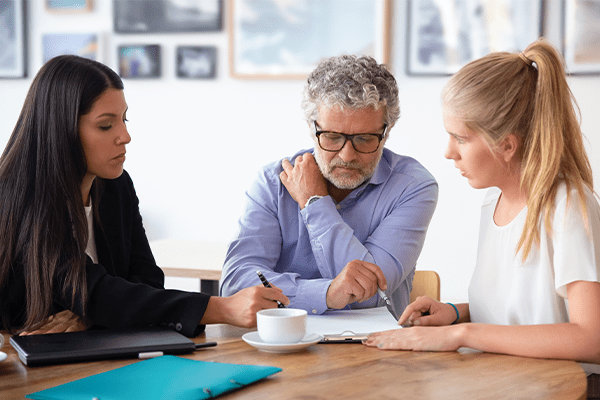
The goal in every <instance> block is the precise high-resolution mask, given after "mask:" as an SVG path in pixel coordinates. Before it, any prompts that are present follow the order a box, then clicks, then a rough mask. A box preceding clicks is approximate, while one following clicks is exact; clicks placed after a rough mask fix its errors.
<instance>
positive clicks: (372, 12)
mask: <svg viewBox="0 0 600 400" xmlns="http://www.w3.org/2000/svg"><path fill="white" fill-rule="evenodd" d="M389 3H390V2H389V0H344V1H338V0H304V1H302V2H294V1H287V2H281V1H277V0H232V1H231V2H230V3H228V4H229V9H230V13H229V29H230V33H229V38H230V46H229V47H230V55H229V63H230V72H231V75H232V76H233V77H236V78H254V79H273V78H285V79H304V78H306V76H307V75H308V74H309V73H310V72H311V71H312V70H313V69H314V67H315V66H316V65H317V64H318V62H319V61H320V60H322V59H323V58H326V57H331V56H336V55H341V54H356V55H370V56H373V57H374V58H375V59H376V60H377V61H378V62H380V63H388V62H389V30H390V28H389V25H390V4H389Z"/></svg>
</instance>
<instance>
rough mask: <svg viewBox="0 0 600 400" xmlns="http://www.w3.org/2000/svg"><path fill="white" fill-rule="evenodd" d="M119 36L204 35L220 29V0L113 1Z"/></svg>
mask: <svg viewBox="0 0 600 400" xmlns="http://www.w3.org/2000/svg"><path fill="white" fill-rule="evenodd" d="M113 11H114V28H115V32H118V33H155V32H205V31H220V30H221V29H222V27H223V17H222V14H223V0H186V1H181V0H135V1H131V0H113Z"/></svg>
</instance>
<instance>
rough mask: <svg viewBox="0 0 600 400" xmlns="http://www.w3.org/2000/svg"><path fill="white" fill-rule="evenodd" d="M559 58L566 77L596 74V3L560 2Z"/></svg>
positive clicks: (599, 18) (599, 28) (599, 40)
mask: <svg viewBox="0 0 600 400" xmlns="http://www.w3.org/2000/svg"><path fill="white" fill-rule="evenodd" d="M563 7H564V10H563V11H564V12H563V18H564V19H563V37H564V40H563V46H564V48H563V55H564V57H565V63H566V67H567V71H568V72H569V74H573V75H599V74H600V1H598V0H565V1H564V2H563Z"/></svg>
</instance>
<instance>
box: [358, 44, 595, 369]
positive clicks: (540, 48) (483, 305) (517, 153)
mask: <svg viewBox="0 0 600 400" xmlns="http://www.w3.org/2000/svg"><path fill="white" fill-rule="evenodd" d="M442 100H443V118H444V125H445V128H446V130H447V131H448V133H449V135H450V138H449V143H448V147H447V149H446V152H445V157H446V158H448V159H451V160H453V161H454V165H455V167H456V168H458V169H459V170H460V172H461V175H463V176H464V177H465V178H467V179H468V181H469V184H470V185H471V186H472V187H474V188H477V189H479V188H491V189H490V190H489V192H488V194H487V196H486V198H485V200H484V203H483V205H482V209H481V227H480V236H479V249H478V254H477V264H476V267H475V272H474V274H473V277H472V280H471V284H470V287H469V303H467V304H457V305H456V306H454V305H452V304H449V303H440V302H437V301H435V300H432V299H430V298H427V297H420V298H418V299H417V300H416V301H415V302H413V303H412V304H410V305H409V306H408V307H407V308H406V309H405V311H404V313H403V314H402V316H401V317H400V319H399V321H398V323H399V324H405V323H408V324H409V325H412V326H413V327H412V328H410V329H400V330H395V331H390V332H381V333H376V334H373V335H372V336H371V337H370V338H369V339H368V341H367V342H366V344H367V345H368V346H377V347H379V348H381V349H388V350H389V349H398V350H401V349H402V350H430V351H452V350H457V349H458V348H460V347H470V348H474V349H478V350H482V351H487V352H494V353H505V354H512V355H519V356H526V357H540V358H557V359H572V360H578V361H582V362H592V363H599V362H600V335H599V332H600V283H599V281H600V207H599V205H598V202H597V200H596V197H595V195H594V192H593V182H592V170H591V167H590V163H589V160H588V157H587V154H586V151H585V148H584V144H583V137H582V133H581V130H580V127H579V123H578V119H577V114H576V111H575V110H576V104H575V100H574V98H573V95H572V93H571V91H570V89H569V87H568V85H567V82H566V79H565V70H564V67H563V64H562V60H561V58H560V56H559V54H558V52H557V51H556V49H555V48H554V47H553V46H551V45H550V44H549V43H547V42H546V41H544V40H539V41H537V42H535V43H533V44H531V45H530V46H529V47H528V48H527V49H526V50H525V51H524V52H523V53H519V54H511V53H493V54H489V55H487V56H485V57H483V58H481V59H479V60H476V61H473V62H471V63H470V64H468V65H466V66H465V67H464V68H462V69H461V70H460V71H459V72H458V73H457V74H456V75H454V76H453V77H452V78H451V80H450V81H449V82H448V84H447V85H446V87H445V89H444V91H443V95H442ZM432 326H437V327H435V328H433V327H432Z"/></svg>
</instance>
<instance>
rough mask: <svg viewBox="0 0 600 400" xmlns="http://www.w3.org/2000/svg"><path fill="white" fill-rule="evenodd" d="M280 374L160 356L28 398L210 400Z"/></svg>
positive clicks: (271, 369) (266, 369)
mask: <svg viewBox="0 0 600 400" xmlns="http://www.w3.org/2000/svg"><path fill="white" fill-rule="evenodd" d="M279 371H281V368H276V367H269V366H261V365H238V364H223V363H216V362H207V361H196V360H189V359H186V358H181V357H176V356H162V357H157V358H152V359H150V360H145V361H139V362H137V363H134V364H130V365H127V366H125V367H121V368H117V369H114V370H112V371H107V372H103V373H101V374H97V375H92V376H89V377H87V378H83V379H79V380H76V381H73V382H69V383H65V384H64V385H60V386H56V387H53V388H50V389H46V390H42V391H39V392H36V393H31V394H28V395H27V396H25V397H27V398H29V399H36V400H59V399H60V400H70V399H77V400H80V399H89V400H92V399H93V398H97V399H100V400H120V399H128V400H130V399H144V400H152V399H177V400H187V399H190V400H197V399H209V398H211V397H215V396H218V395H220V394H223V393H225V392H229V391H231V390H234V389H238V388H241V387H244V386H246V385H249V384H251V383H253V382H256V381H258V380H261V379H263V378H266V377H267V376H269V375H272V374H275V373H277V372H279Z"/></svg>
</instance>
